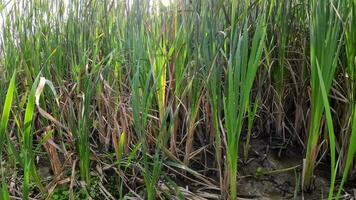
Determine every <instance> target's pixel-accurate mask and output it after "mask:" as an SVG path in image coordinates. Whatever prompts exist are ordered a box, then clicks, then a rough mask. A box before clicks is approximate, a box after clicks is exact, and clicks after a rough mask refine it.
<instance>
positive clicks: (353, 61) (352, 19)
mask: <svg viewBox="0 0 356 200" xmlns="http://www.w3.org/2000/svg"><path fill="white" fill-rule="evenodd" d="M342 5H343V6H344V11H345V13H348V14H346V22H345V23H344V24H345V25H344V30H345V42H346V45H345V48H346V57H347V73H348V74H349V79H350V80H349V89H350V92H349V95H350V97H349V101H350V104H351V119H350V123H351V135H350V136H349V137H350V138H349V141H350V142H349V144H348V148H347V153H346V155H347V156H346V161H345V166H344V169H343V173H342V180H341V183H340V186H339V190H338V193H337V198H339V197H340V194H341V190H342V187H343V186H344V184H345V182H346V180H347V178H348V174H349V172H350V168H351V166H352V163H353V160H354V155H355V154H356V105H355V98H356V95H355V80H356V79H355V78H356V50H355V48H354V47H355V46H356V25H355V23H356V1H352V0H349V1H346V2H344V4H342Z"/></svg>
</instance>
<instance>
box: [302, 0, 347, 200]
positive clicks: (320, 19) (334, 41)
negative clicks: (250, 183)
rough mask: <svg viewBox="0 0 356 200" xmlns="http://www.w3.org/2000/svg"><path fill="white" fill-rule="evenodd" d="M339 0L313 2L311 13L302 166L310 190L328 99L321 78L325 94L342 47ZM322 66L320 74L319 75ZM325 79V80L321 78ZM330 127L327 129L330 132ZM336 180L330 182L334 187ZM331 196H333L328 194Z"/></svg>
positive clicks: (333, 170)
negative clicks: (308, 105) (307, 113)
mask: <svg viewBox="0 0 356 200" xmlns="http://www.w3.org/2000/svg"><path fill="white" fill-rule="evenodd" d="M334 5H335V6H336V8H338V5H339V4H338V3H337V2H334V1H318V0H316V1H312V2H311V5H310V6H311V15H310V60H311V76H310V86H311V97H310V101H311V111H310V112H311V116H310V125H309V133H308V143H307V152H306V156H305V163H304V164H305V165H304V168H303V187H304V189H310V187H311V185H312V176H313V170H314V167H315V162H316V159H317V156H318V153H319V151H318V146H319V145H318V141H319V138H320V134H319V133H320V128H321V119H322V116H323V113H324V110H325V109H326V108H325V106H324V105H325V101H324V104H322V103H320V102H323V94H322V89H321V84H320V83H321V81H322V82H324V84H325V85H324V86H325V92H326V96H328V94H329V91H330V89H331V86H332V82H333V78H334V73H335V70H336V67H337V59H338V53H339V49H340V48H339V47H340V45H339V44H340V43H339V42H340V28H341V22H340V19H339V18H338V16H337V14H336V12H335V10H334V9H335V7H334ZM319 66H320V70H321V75H322V76H319V75H318V67H319ZM320 79H322V80H320ZM330 128H331V127H330V126H329V125H328V129H329V131H330ZM333 138H334V135H333V134H330V135H329V147H330V152H331V177H332V179H334V176H335V173H336V172H335V167H336V160H335V159H336V153H335V144H333V142H332V141H333ZM332 187H333V183H331V189H330V190H332ZM329 197H330V196H329Z"/></svg>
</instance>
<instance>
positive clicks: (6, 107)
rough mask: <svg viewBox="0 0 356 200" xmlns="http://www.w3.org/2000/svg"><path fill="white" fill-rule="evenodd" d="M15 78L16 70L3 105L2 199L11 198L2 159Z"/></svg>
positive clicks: (0, 147) (0, 140) (0, 138)
mask: <svg viewBox="0 0 356 200" xmlns="http://www.w3.org/2000/svg"><path fill="white" fill-rule="evenodd" d="M15 78H16V72H14V74H13V75H12V78H11V80H10V84H9V88H8V89H7V94H6V98H5V103H4V106H3V110H2V115H1V121H0V161H1V163H0V165H1V178H2V180H1V192H0V196H1V199H4V200H7V199H10V196H9V192H8V186H7V183H6V180H5V175H4V170H3V169H4V168H3V163H2V160H3V151H4V150H5V149H4V148H3V147H4V146H5V145H6V143H7V142H10V141H9V140H8V137H7V136H6V132H7V127H8V121H9V117H10V111H11V104H12V100H13V97H14V93H15V89H16V87H15Z"/></svg>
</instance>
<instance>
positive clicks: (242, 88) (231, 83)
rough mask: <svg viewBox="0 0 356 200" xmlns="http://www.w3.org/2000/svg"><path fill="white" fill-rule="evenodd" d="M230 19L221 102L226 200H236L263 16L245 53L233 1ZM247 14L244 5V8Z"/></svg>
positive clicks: (244, 38)
mask: <svg viewBox="0 0 356 200" xmlns="http://www.w3.org/2000/svg"><path fill="white" fill-rule="evenodd" d="M232 5H233V6H232V15H231V23H232V27H231V37H230V40H231V42H232V43H231V46H230V51H229V52H230V55H229V61H228V69H227V75H226V76H227V89H226V94H225V99H224V112H225V128H226V132H227V135H226V139H227V146H226V154H227V158H226V159H227V172H228V177H229V188H230V193H229V194H230V195H229V198H230V199H236V198H237V191H236V189H237V188H236V186H237V160H238V145H239V140H240V135H241V131H242V127H243V121H244V117H245V114H246V112H247V109H248V106H249V104H250V103H249V102H250V93H251V89H252V86H253V82H254V79H255V76H256V72H257V69H258V67H259V65H260V58H261V55H262V50H263V46H264V39H265V35H266V27H265V15H262V16H261V17H259V18H258V19H256V20H257V25H256V30H255V33H254V35H253V37H252V47H251V49H250V50H249V48H248V46H249V33H248V27H247V26H248V17H246V18H245V20H244V22H243V28H242V30H238V29H237V27H235V23H236V17H235V15H236V13H235V12H236V9H237V1H233V4H232ZM245 6H246V9H245V13H247V7H248V5H245Z"/></svg>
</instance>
